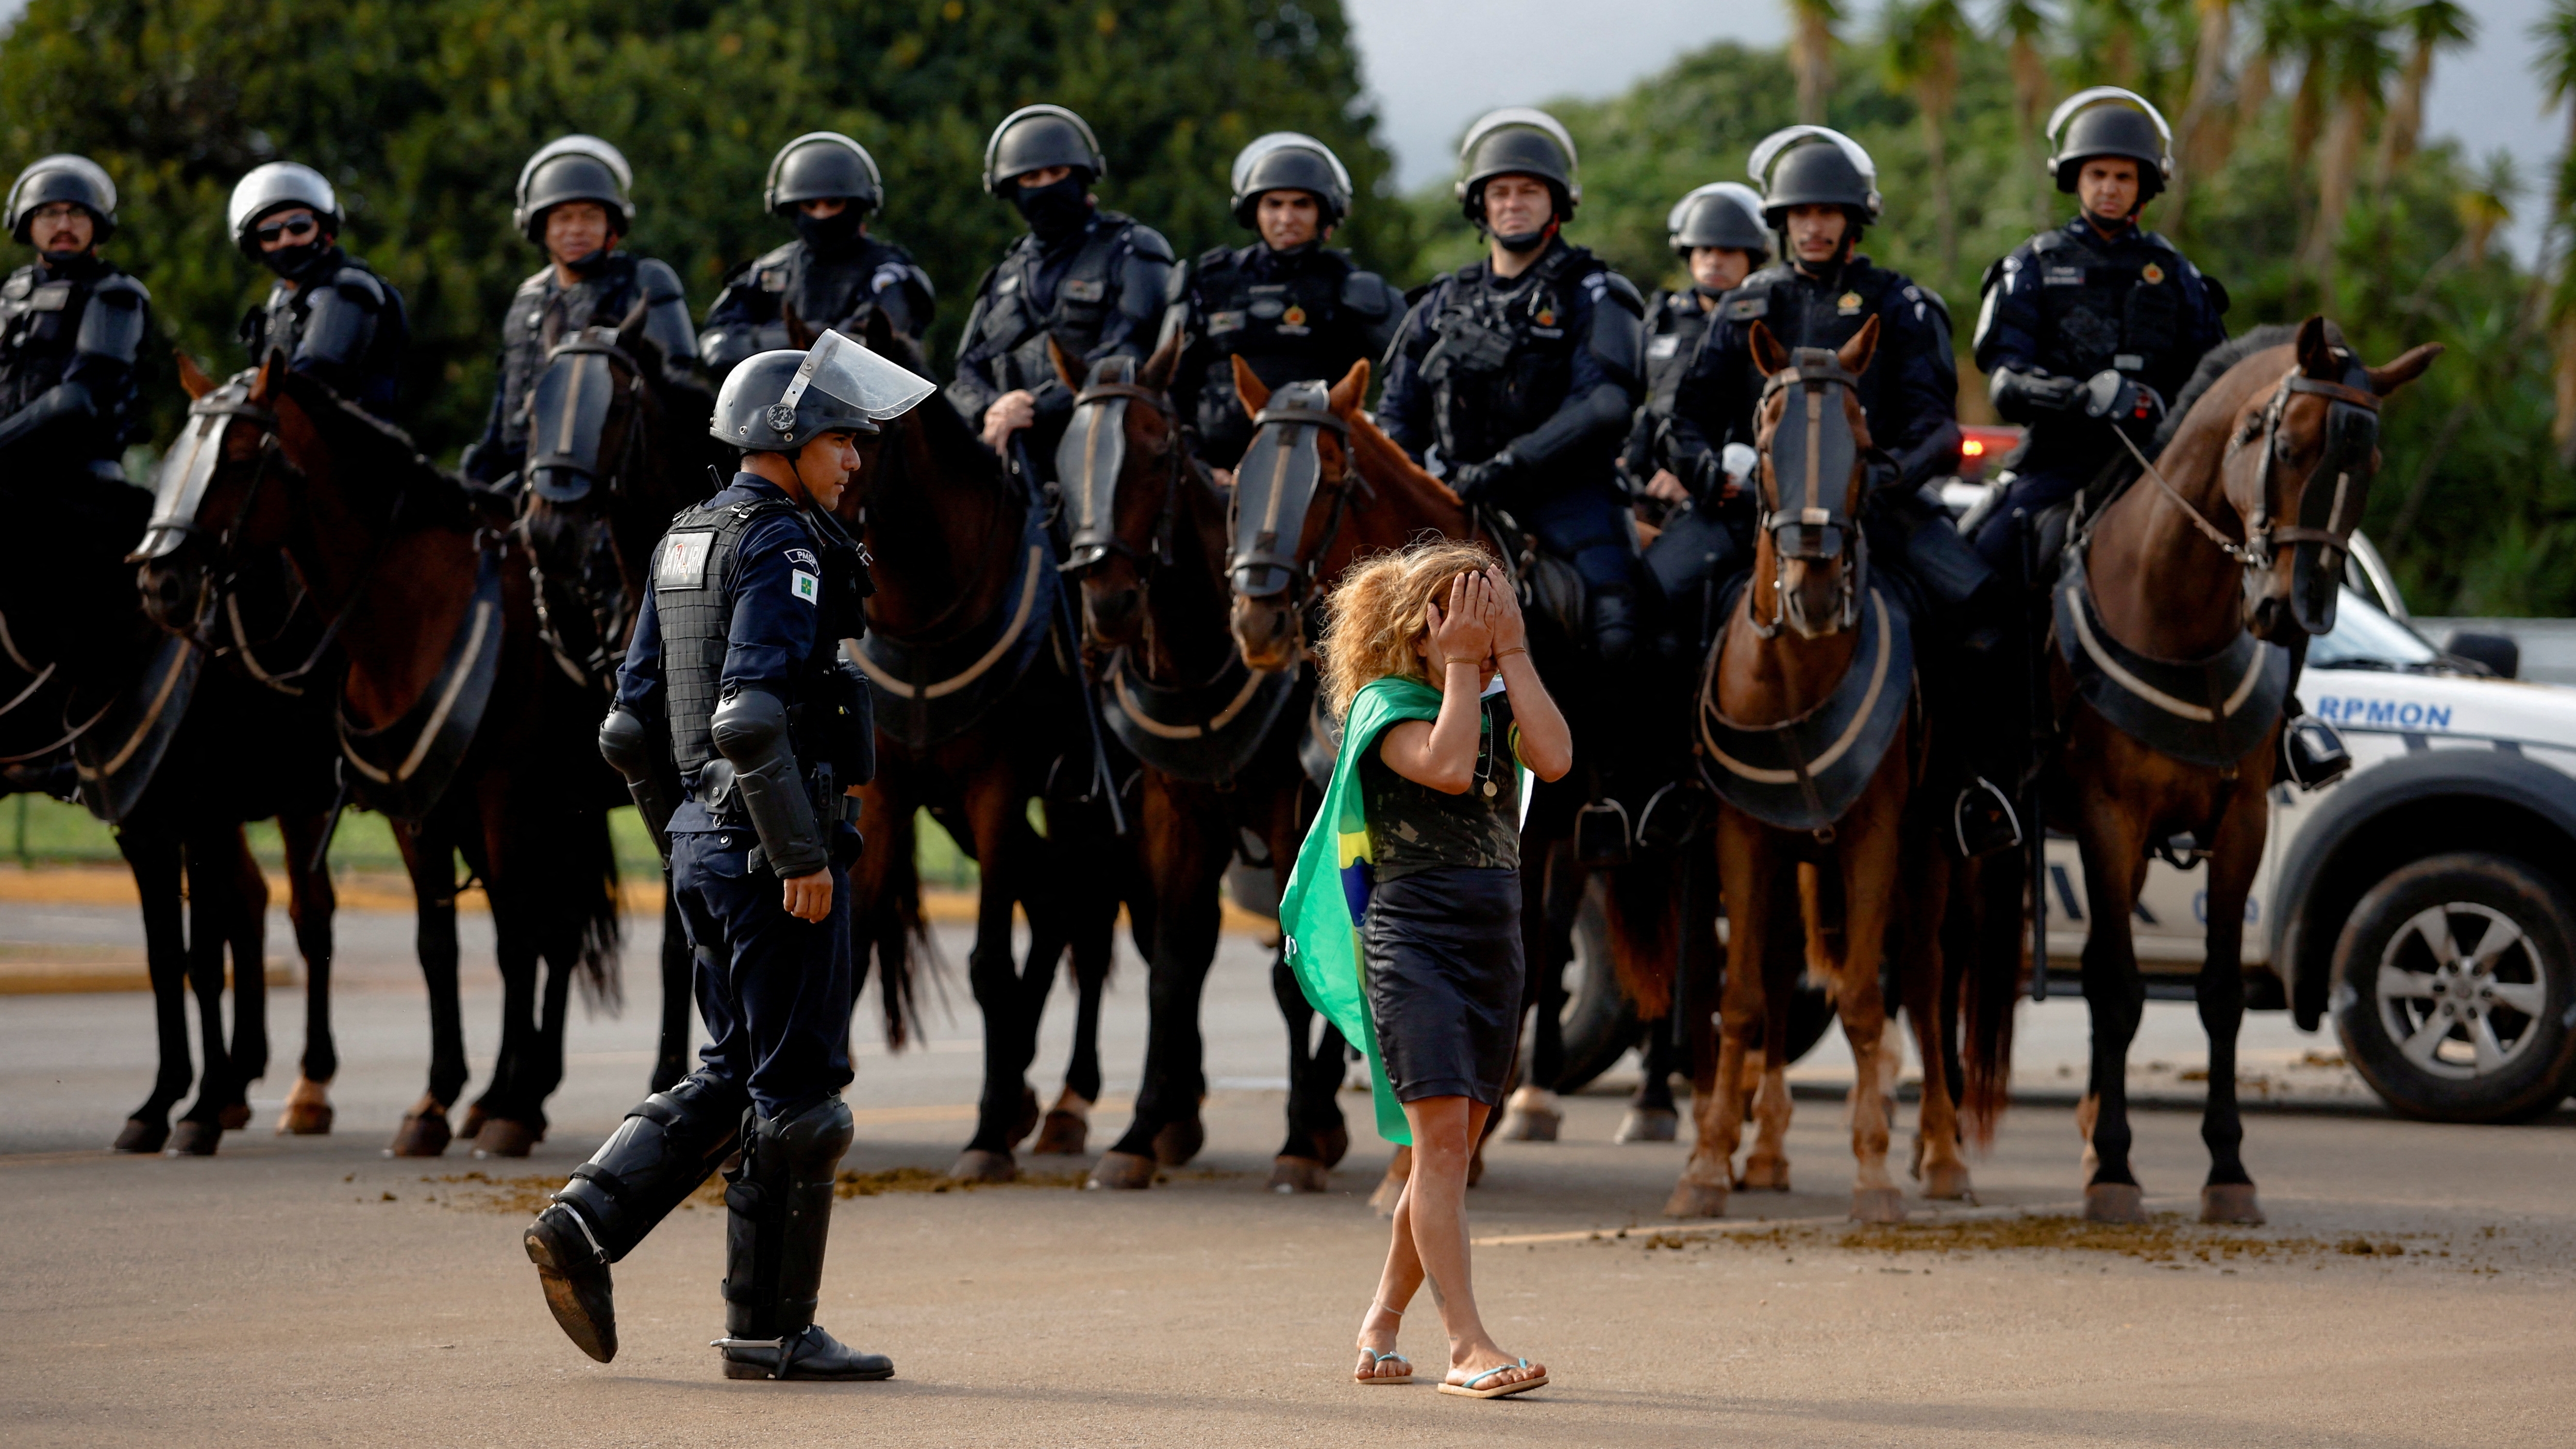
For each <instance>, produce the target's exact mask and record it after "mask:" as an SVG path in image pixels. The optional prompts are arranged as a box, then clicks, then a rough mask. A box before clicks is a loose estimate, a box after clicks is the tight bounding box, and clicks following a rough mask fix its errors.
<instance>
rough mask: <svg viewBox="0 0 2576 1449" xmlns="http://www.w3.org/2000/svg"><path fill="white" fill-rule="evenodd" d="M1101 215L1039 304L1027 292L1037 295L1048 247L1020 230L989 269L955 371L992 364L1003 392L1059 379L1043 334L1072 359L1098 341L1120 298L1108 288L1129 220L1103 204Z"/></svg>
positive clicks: (1124, 243) (1124, 246)
mask: <svg viewBox="0 0 2576 1449" xmlns="http://www.w3.org/2000/svg"><path fill="white" fill-rule="evenodd" d="M1098 221H1099V223H1100V224H1098V225H1094V226H1093V227H1091V228H1090V230H1089V232H1088V233H1087V234H1086V236H1085V237H1084V240H1083V243H1082V247H1081V249H1080V250H1079V251H1077V252H1075V253H1074V256H1073V260H1072V261H1070V262H1068V263H1066V264H1065V268H1064V271H1063V273H1062V274H1061V275H1060V276H1058V277H1057V278H1056V284H1055V300H1054V304H1053V305H1052V306H1050V307H1048V308H1047V309H1046V310H1044V311H1040V310H1039V309H1038V307H1037V305H1036V304H1035V303H1034V302H1033V301H1032V300H1031V299H1032V298H1033V297H1035V296H1036V295H1037V287H1038V273H1039V272H1041V271H1043V270H1045V261H1046V249H1045V248H1044V247H1043V246H1041V245H1040V244H1039V242H1038V240H1037V238H1036V237H1034V236H1022V237H1021V238H1020V239H1019V241H1017V242H1016V243H1014V244H1013V245H1012V247H1011V250H1010V253H1009V254H1008V255H1007V256H1005V257H1003V258H1002V261H1001V265H1000V266H998V267H996V268H995V269H994V271H995V275H994V277H993V281H992V286H991V289H990V298H991V300H990V301H989V302H988V303H987V304H986V306H985V308H984V316H983V324H982V326H981V328H980V329H979V330H978V331H977V333H976V335H974V336H972V337H969V338H966V339H965V340H964V342H963V344H962V347H961V349H960V351H959V353H958V358H957V369H958V371H960V372H964V371H968V370H969V369H970V368H971V369H973V370H976V371H981V369H982V366H983V365H984V364H986V363H990V364H992V367H993V372H994V377H993V381H994V384H995V385H996V386H997V387H999V388H1000V389H1002V390H1003V391H1005V392H1008V391H1010V390H1012V389H1014V388H1028V389H1035V388H1037V387H1039V386H1041V385H1043V384H1045V383H1049V382H1054V381H1057V380H1058V379H1057V377H1056V372H1055V362H1054V360H1053V359H1051V358H1049V357H1048V356H1047V347H1046V344H1047V338H1049V337H1053V338H1054V339H1055V341H1056V345H1057V346H1059V347H1061V348H1063V349H1064V352H1065V355H1066V356H1067V357H1072V358H1080V357H1082V356H1083V355H1084V354H1086V353H1088V352H1089V351H1091V349H1092V348H1094V347H1097V346H1098V345H1100V333H1101V330H1102V329H1103V328H1104V327H1106V326H1107V325H1108V322H1109V309H1110V308H1111V307H1113V306H1115V305H1117V304H1116V303H1115V302H1113V301H1112V300H1111V299H1110V295H1109V293H1110V285H1111V283H1110V272H1111V270H1112V269H1113V268H1115V267H1116V266H1117V265H1118V261H1119V257H1120V255H1121V254H1122V253H1123V252H1125V251H1127V250H1128V249H1129V244H1128V232H1129V229H1130V227H1131V226H1132V225H1133V219H1132V218H1130V217H1127V216H1125V215H1122V214H1120V213H1118V212H1114V211H1103V212H1100V213H1099V214H1098Z"/></svg>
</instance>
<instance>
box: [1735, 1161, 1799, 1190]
mask: <svg viewBox="0 0 2576 1449" xmlns="http://www.w3.org/2000/svg"><path fill="white" fill-rule="evenodd" d="M1735 1185H1736V1187H1738V1188H1739V1189H1742V1190H1744V1191H1747V1192H1787V1191H1788V1190H1789V1159H1787V1158H1785V1157H1748V1158H1746V1159H1744V1176H1743V1177H1741V1178H1739V1179H1737V1181H1736V1184H1735Z"/></svg>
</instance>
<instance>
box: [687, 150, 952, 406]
mask: <svg viewBox="0 0 2576 1449" xmlns="http://www.w3.org/2000/svg"><path fill="white" fill-rule="evenodd" d="M760 204H761V206H762V207H763V208H764V209H766V210H767V211H768V212H769V213H770V214H771V215H773V216H781V217H785V218H786V219H787V220H788V221H789V222H790V223H791V224H792V225H794V226H795V228H796V240H794V241H791V242H789V243H787V244H786V245H784V246H781V247H779V248H777V249H776V250H774V251H770V252H765V253H763V254H762V255H761V256H760V257H759V259H757V260H755V261H753V262H751V263H749V264H747V265H745V266H742V267H738V268H736V269H735V270H734V272H733V274H732V275H731V276H728V277H726V278H725V285H724V291H723V292H722V293H721V294H719V295H718V296H717V298H716V303H715V305H714V306H713V307H710V308H708V309H707V325H706V330H705V331H704V332H702V333H700V334H699V336H698V347H699V350H700V351H701V352H703V353H704V354H705V356H706V363H707V371H708V372H709V373H711V374H713V375H714V376H716V377H718V378H722V377H723V376H724V375H725V374H727V373H729V372H731V371H732V370H733V368H734V364H736V363H738V362H740V361H742V360H743V359H744V358H746V357H749V356H751V355H752V354H753V353H755V352H760V351H763V350H765V349H771V348H781V347H786V346H788V345H789V338H788V335H787V322H786V315H787V311H788V309H791V308H792V309H793V310H794V312H795V315H796V317H797V319H798V320H800V321H802V322H803V323H804V324H805V325H806V326H807V327H808V328H810V329H813V330H814V331H817V332H820V331H824V330H827V329H828V330H830V331H834V332H839V333H841V334H842V335H844V336H848V337H858V336H861V335H863V333H864V330H865V328H866V326H867V320H868V314H869V313H870V312H872V311H873V312H882V313H884V314H885V319H886V321H887V322H888V323H889V324H891V325H892V326H893V328H894V330H895V331H897V332H900V333H902V334H903V335H904V336H906V337H909V338H913V339H915V340H919V339H920V338H922V337H924V336H926V335H928V333H929V331H930V317H931V309H932V305H933V302H932V293H931V287H930V277H929V275H928V274H927V273H925V272H923V271H922V270H921V268H920V267H918V266H915V265H914V264H913V260H912V254H911V253H910V252H907V251H905V250H904V249H903V248H901V247H899V246H896V245H895V244H894V243H892V242H887V241H879V240H878V239H877V238H875V237H873V236H870V235H869V234H868V218H869V217H871V216H873V215H875V214H876V212H877V211H878V209H879V208H881V207H882V206H884V204H885V182H884V180H883V179H882V178H881V177H880V176H879V175H878V174H877V163H876V158H875V157H873V156H870V155H869V154H868V152H867V148H866V147H864V146H862V145H860V144H859V143H858V142H856V141H853V140H851V139H850V138H849V137H847V136H844V135H842V134H841V133H840V132H838V131H809V132H807V133H806V134H804V135H802V136H799V137H797V138H796V139H795V140H793V141H790V142H788V143H787V144H786V145H784V146H781V147H779V148H778V154H777V155H776V156H775V157H772V158H771V159H770V162H769V179H768V181H766V182H765V183H763V184H762V187H761V192H760Z"/></svg>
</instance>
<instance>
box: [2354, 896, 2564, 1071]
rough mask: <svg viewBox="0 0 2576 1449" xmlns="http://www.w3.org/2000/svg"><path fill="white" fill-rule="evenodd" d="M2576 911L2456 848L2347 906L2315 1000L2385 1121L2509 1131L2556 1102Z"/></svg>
mask: <svg viewBox="0 0 2576 1449" xmlns="http://www.w3.org/2000/svg"><path fill="white" fill-rule="evenodd" d="M2571 942H2576V907H2571V906H2570V904H2569V902H2568V899H2567V894H2566V892H2565V891H2563V890H2561V889H2560V888H2559V886H2558V885H2557V883H2555V882H2554V881H2552V880H2550V879H2549V878H2548V877H2547V876H2545V875H2542V874H2541V873H2540V872H2539V871H2537V870H2534V869H2533V868H2531V867H2530V866H2528V865H2525V864H2523V863H2522V862H2521V861H2518V860H2513V859H2509V858H2507V857H2505V856H2500V855H2487V854H2482V853H2473V852H2462V853H2459V854H2453V855H2437V856H2432V857H2430V858H2428V859H2425V860H2419V861H2417V862H2415V863H2414V864H2412V865H2409V866H2406V867H2404V868H2403V869H2400V870H2397V871H2395V872H2393V873H2391V874H2390V875H2389V877H2388V878H2387V879H2386V880H2383V881H2381V882H2380V883H2379V884H2378V885H2376V886H2374V887H2372V888H2371V891H2370V893H2369V894H2368V895H2365V896H2363V897H2362V898H2361V902H2360V904H2358V905H2356V906H2355V907H2353V912H2352V916H2351V918H2350V919H2349V920H2348V921H2346V922H2345V924H2344V928H2343V935H2342V937H2341V938H2340V939H2339V940H2338V941H2337V942H2336V943H2335V956H2334V983H2335V985H2334V992H2333V995H2332V997H2331V999H2330V1001H2329V1003H2328V1005H2329V1009H2330V1010H2331V1011H2332V1012H2333V1014H2334V1019H2335V1034H2336V1035H2337V1036H2338V1037H2340V1038H2341V1039H2342V1041H2343V1049H2344V1055H2345V1057H2346V1058H2347V1059H2349V1060H2350V1061H2351V1062H2352V1064H2353V1067H2354V1069H2355V1070H2357V1071H2359V1072H2360V1073H2361V1075H2362V1078H2363V1080H2365V1081H2367V1082H2369V1083H2370V1085H2371V1088H2372V1089H2373V1090H2374V1091H2376V1092H2378V1093H2379V1095H2380V1097H2381V1098H2382V1099H2383V1100H2385V1101H2386V1102H2387V1103H2388V1105H2389V1106H2390V1107H2392V1108H2394V1109H2395V1110H2396V1111H2397V1112H2399V1113H2400V1114H2402V1115H2404V1116H2408V1117H2419V1118H2425V1119H2428V1120H2431V1121H2438V1122H2511V1121H2517V1120H2520V1119H2522V1118H2526V1117H2531V1116H2535V1115H2537V1114H2539V1113H2542V1112H2546V1111H2548V1110H2549V1109H2550V1108H2552V1107H2554V1106H2556V1105H2558V1103H2559V1102H2560V1101H2561V1100H2562V1099H2564V1098H2565V1097H2566V1095H2567V1092H2568V1085H2569V1084H2568V1080H2567V1077H2568V1070H2569V1065H2570V1062H2571V1060H2576V1031H2571V1030H2570V1028H2569V1026H2568V1017H2569V1015H2570V1014H2571V1013H2570V1009H2569V1008H2570V1005H2571V1001H2576V953H2571V951H2570V944H2571Z"/></svg>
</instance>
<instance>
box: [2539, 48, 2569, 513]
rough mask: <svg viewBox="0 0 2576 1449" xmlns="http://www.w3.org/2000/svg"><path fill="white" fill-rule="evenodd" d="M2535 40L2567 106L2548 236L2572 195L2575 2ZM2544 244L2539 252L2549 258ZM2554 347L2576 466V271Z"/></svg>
mask: <svg viewBox="0 0 2576 1449" xmlns="http://www.w3.org/2000/svg"><path fill="white" fill-rule="evenodd" d="M2531 39H2532V43H2533V45H2534V46H2536V47H2537V53H2536V54H2534V55H2533V56H2532V58H2531V68H2532V69H2533V70H2534V71H2535V72H2537V73H2538V75H2539V76H2540V84H2541V86H2542V88H2543V89H2545V90H2547V91H2548V92H2549V104H2550V105H2551V107H2553V108H2555V107H2557V106H2561V105H2565V106H2567V148H2566V149H2565V150H2564V151H2562V152H2560V153H2559V158H2558V184H2557V189H2556V194H2555V195H2553V196H2552V197H2551V201H2552V203H2553V204H2552V205H2551V207H2550V228H2549V230H2550V235H2551V236H2552V237H2555V235H2556V233H2557V232H2558V231H2559V230H2560V229H2561V228H2563V227H2564V226H2565V224H2566V221H2567V209H2568V203H2569V201H2570V200H2571V199H2576V194H2571V186H2570V182H2571V181H2576V175H2571V169H2576V168H2571V163H2576V0H2550V4H2549V13H2548V14H2547V15H2546V16H2543V17H2542V18H2541V19H2540V21H2539V22H2538V23H2537V24H2535V25H2533V26H2532V27H2531ZM2548 250H2549V248H2548V245H2547V242H2546V240H2544V242H2543V245H2542V248H2541V251H2542V254H2543V255H2544V256H2546V255H2547V253H2548ZM2549 321H2550V327H2549V334H2550V343H2551V346H2552V348H2553V350H2554V351H2555V352H2556V353H2557V402H2558V417H2557V421H2556V423H2555V424H2554V425H2553V427H2552V428H2551V432H2552V433H2553V434H2554V435H2555V436H2556V438H2557V439H2558V452H2559V457H2560V458H2561V459H2562V460H2564V461H2565V462H2567V463H2569V464H2576V268H2567V267H2563V266H2562V271H2561V273H2560V276H2559V279H2558V285H2557V287H2556V288H2555V289H2554V290H2553V292H2552V294H2551V296H2550V298H2549Z"/></svg>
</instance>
